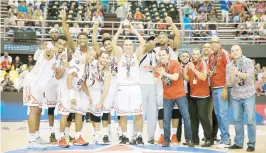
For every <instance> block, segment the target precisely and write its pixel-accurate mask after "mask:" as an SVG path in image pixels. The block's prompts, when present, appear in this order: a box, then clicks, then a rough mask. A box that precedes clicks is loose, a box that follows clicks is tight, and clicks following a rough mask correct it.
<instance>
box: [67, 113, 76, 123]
mask: <svg viewBox="0 0 266 153" xmlns="http://www.w3.org/2000/svg"><path fill="white" fill-rule="evenodd" d="M73 118H74V113H70V114H69V115H68V117H67V121H68V122H72V120H73Z"/></svg>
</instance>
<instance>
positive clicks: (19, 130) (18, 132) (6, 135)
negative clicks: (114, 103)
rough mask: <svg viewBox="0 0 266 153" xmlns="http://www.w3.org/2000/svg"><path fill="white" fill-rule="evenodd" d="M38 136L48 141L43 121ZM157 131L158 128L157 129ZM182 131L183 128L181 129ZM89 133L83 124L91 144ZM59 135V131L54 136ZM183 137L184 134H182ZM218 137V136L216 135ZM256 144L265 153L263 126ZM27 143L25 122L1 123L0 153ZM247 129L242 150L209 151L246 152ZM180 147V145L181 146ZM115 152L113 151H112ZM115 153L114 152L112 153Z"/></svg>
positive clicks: (265, 130)
mask: <svg viewBox="0 0 266 153" xmlns="http://www.w3.org/2000/svg"><path fill="white" fill-rule="evenodd" d="M58 125H59V124H58V121H55V126H56V127H59V126H58ZM116 127H117V125H116V123H114V124H112V135H113V139H112V143H113V144H118V140H117V137H116ZM40 128H41V130H40V134H41V137H42V138H43V139H45V140H47V141H48V140H49V128H48V122H46V121H43V122H41V126H40ZM157 129H158V128H157ZM183 129H184V128H183ZM89 131H93V130H92V125H91V123H85V124H84V128H83V131H82V134H83V137H84V139H85V140H87V141H89V142H91V141H92V140H93V136H92V133H91V132H89ZM128 131H129V134H128V135H131V134H130V131H132V123H129V125H128ZM144 131H147V130H146V125H144ZM71 133H72V134H74V125H72V126H71ZM56 135H57V136H58V135H59V131H58V132H57V134H56ZM183 135H184V132H183ZM218 135H219V134H218ZM230 135H231V136H230V137H231V140H232V142H233V140H234V136H235V130H234V126H233V125H230ZM156 136H159V130H156ZM202 136H203V131H202V128H200V137H202ZM256 136H257V139H256V140H257V142H256V151H255V152H256V153H266V126H265V125H259V126H257V134H256ZM143 137H144V143H147V140H146V139H145V138H146V137H147V135H146V133H145V132H144V136H143ZM27 141H28V128H27V122H25V121H24V122H1V153H3V152H7V151H11V150H16V149H24V148H26V147H27ZM184 141H185V140H184V136H182V142H184ZM246 143H247V127H246V126H245V145H244V148H243V150H237V151H232V150H228V149H222V150H221V149H216V148H215V146H213V147H211V148H210V149H213V150H218V151H223V152H230V153H235V152H237V153H240V152H246V148H247V145H246ZM181 146H182V145H181ZM114 150H115V149H114ZM114 153H115V152H114Z"/></svg>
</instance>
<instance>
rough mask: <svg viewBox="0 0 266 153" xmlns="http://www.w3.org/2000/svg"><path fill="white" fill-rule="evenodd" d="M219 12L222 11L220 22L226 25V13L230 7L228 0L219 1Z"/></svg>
mask: <svg viewBox="0 0 266 153" xmlns="http://www.w3.org/2000/svg"><path fill="white" fill-rule="evenodd" d="M221 4H222V5H221V10H222V22H225V21H226V23H228V18H229V17H228V14H229V13H228V11H229V7H230V5H232V3H231V2H230V0H222V1H221Z"/></svg>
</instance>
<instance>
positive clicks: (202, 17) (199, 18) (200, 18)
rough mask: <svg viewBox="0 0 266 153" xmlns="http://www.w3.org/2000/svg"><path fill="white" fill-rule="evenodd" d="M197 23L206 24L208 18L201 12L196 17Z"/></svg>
mask: <svg viewBox="0 0 266 153" xmlns="http://www.w3.org/2000/svg"><path fill="white" fill-rule="evenodd" d="M198 21H199V23H203V22H207V21H208V17H207V14H206V12H204V11H202V12H201V14H200V15H199V17H198Z"/></svg>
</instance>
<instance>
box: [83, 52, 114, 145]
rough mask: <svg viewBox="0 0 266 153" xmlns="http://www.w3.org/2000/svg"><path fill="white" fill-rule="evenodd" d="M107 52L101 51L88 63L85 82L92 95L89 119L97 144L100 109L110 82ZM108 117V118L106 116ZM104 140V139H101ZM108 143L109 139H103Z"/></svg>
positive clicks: (98, 139) (99, 140)
mask: <svg viewBox="0 0 266 153" xmlns="http://www.w3.org/2000/svg"><path fill="white" fill-rule="evenodd" d="M109 56H110V55H109V53H108V52H105V51H104V52H101V53H100V55H99V60H94V61H92V63H91V64H90V68H89V76H88V81H87V84H88V86H89V90H90V93H91V95H92V103H91V105H90V113H91V121H92V124H94V130H95V134H94V141H95V143H97V144H101V143H102V141H101V132H100V127H101V125H100V123H101V115H102V110H103V108H104V104H105V103H106V102H107V101H106V100H107V99H106V98H107V94H108V92H109V87H110V83H111V73H110V70H109V67H108V62H109V58H110V57H109ZM107 119H108V118H107ZM103 130H104V131H103V132H104V133H103V134H104V136H107V134H108V131H107V128H106V127H104V128H103ZM103 140H105V139H103ZM103 142H104V143H108V142H109V140H108V141H107V140H106V141H103Z"/></svg>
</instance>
